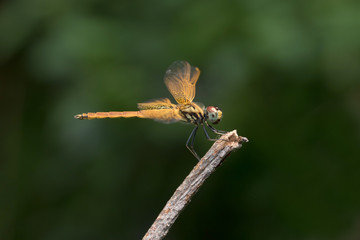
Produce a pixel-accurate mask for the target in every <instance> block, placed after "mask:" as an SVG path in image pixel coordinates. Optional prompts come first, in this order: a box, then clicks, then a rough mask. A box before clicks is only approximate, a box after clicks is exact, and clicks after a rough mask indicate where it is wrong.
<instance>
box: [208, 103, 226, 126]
mask: <svg viewBox="0 0 360 240" xmlns="http://www.w3.org/2000/svg"><path fill="white" fill-rule="evenodd" d="M206 110H207V112H208V120H209V121H210V122H211V123H213V124H217V123H219V122H220V120H221V117H222V112H221V110H220V109H219V108H217V107H214V106H208V107H207V108H206Z"/></svg>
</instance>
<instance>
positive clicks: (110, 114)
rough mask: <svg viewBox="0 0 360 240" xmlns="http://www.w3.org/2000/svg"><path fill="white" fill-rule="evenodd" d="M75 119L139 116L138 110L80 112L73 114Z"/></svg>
mask: <svg viewBox="0 0 360 240" xmlns="http://www.w3.org/2000/svg"><path fill="white" fill-rule="evenodd" d="M74 117H75V118H77V119H80V120H83V119H88V120H91V119H102V118H131V117H141V114H140V112H139V111H128V112H94V113H93V112H89V113H82V114H78V115H75V116H74Z"/></svg>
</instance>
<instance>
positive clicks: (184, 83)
mask: <svg viewBox="0 0 360 240" xmlns="http://www.w3.org/2000/svg"><path fill="white" fill-rule="evenodd" d="M199 76H200V70H199V68H198V67H194V66H191V65H190V64H189V63H188V62H187V61H175V62H173V63H172V64H171V65H170V66H169V67H168V69H167V70H166V73H165V76H164V82H165V85H166V87H167V89H168V90H169V92H170V93H171V95H172V96H173V97H174V99H175V100H176V102H177V104H173V103H171V101H170V100H169V99H168V98H162V99H155V100H150V101H148V102H144V103H138V104H137V106H138V109H139V110H138V111H121V112H118V111H111V112H89V113H82V114H77V115H75V116H74V117H75V118H76V119H80V120H83V119H88V120H90V119H102V118H131V117H138V118H149V119H154V120H157V121H160V122H164V123H172V122H185V123H189V124H192V125H194V126H195V127H194V129H193V130H192V132H191V134H190V136H189V138H188V140H187V142H186V147H187V148H188V149H189V150H190V152H191V153H192V154H193V155H194V156H195V157H196V158H197V159H198V160H200V157H199V155H198V154H197V153H196V151H195V148H194V140H195V136H196V133H197V130H198V128H199V127H200V126H202V129H203V130H204V133H205V136H206V138H207V139H208V140H210V141H216V140H217V138H215V139H213V138H211V137H210V136H209V134H208V132H207V130H206V127H208V128H209V129H210V130H211V131H212V132H213V133H215V134H217V135H223V134H225V133H227V131H221V130H218V129H216V128H214V127H213V126H212V125H211V124H218V123H219V122H220V121H221V119H222V116H223V114H222V111H221V109H220V108H218V107H216V106H208V107H205V106H204V105H203V104H202V103H195V102H193V100H194V98H195V90H196V82H197V81H198V79H199ZM210 123H211V124H210Z"/></svg>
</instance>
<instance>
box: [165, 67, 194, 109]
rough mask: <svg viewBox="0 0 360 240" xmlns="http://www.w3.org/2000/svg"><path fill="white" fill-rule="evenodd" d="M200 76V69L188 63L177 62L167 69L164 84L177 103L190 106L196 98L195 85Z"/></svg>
mask: <svg viewBox="0 0 360 240" xmlns="http://www.w3.org/2000/svg"><path fill="white" fill-rule="evenodd" d="M199 76H200V70H199V68H197V67H193V66H191V65H190V64H189V63H188V62H186V61H176V62H173V63H172V64H171V65H170V67H169V68H168V69H167V71H166V73H165V77H164V82H165V85H166V87H167V88H168V90H169V92H170V93H171V95H172V96H173V97H174V98H175V100H176V102H178V103H179V104H188V103H191V102H192V101H193V99H194V98H195V85H196V82H197V80H198V79H199Z"/></svg>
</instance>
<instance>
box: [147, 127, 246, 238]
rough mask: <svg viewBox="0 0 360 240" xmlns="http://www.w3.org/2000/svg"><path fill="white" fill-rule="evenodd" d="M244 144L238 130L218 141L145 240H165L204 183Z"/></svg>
mask: <svg viewBox="0 0 360 240" xmlns="http://www.w3.org/2000/svg"><path fill="white" fill-rule="evenodd" d="M243 142H248V139H247V138H245V137H241V136H238V135H237V133H236V130H234V131H232V132H229V133H227V134H225V135H223V136H222V137H221V138H220V139H219V140H217V141H216V142H215V143H214V144H213V145H212V147H211V148H210V150H209V151H208V152H207V153H206V154H205V156H204V157H203V158H202V159H201V160H200V161H199V163H198V164H197V165H196V166H195V167H194V168H193V170H192V171H191V172H190V174H189V175H188V176H187V177H186V178H185V180H184V181H183V182H182V184H181V185H180V186H179V187H178V188H177V189H176V191H175V193H174V194H173V195H172V197H171V198H170V200H169V201H168V202H167V203H166V205H165V207H164V208H163V210H162V211H161V213H160V214H159V216H158V217H157V218H156V220H155V222H154V223H153V224H152V226H151V227H150V228H149V230H148V232H147V233H146V234H145V236H144V237H143V240H148V239H151V240H157V239H163V238H164V237H165V236H166V234H167V233H168V231H169V229H170V228H171V226H172V225H173V224H174V222H175V220H176V219H177V217H178V216H179V215H180V213H181V212H182V210H184V208H185V207H186V205H187V204H188V203H189V202H190V200H191V198H192V197H193V196H194V195H195V193H196V192H197V191H198V190H199V188H200V187H201V185H202V184H203V183H204V181H205V180H206V179H207V178H208V177H209V176H210V174H211V173H213V172H214V171H215V170H216V168H217V167H219V166H220V165H221V163H222V162H223V161H224V159H225V158H226V157H227V156H228V155H229V154H230V152H232V151H234V150H236V149H238V148H240V147H241V143H243Z"/></svg>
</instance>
